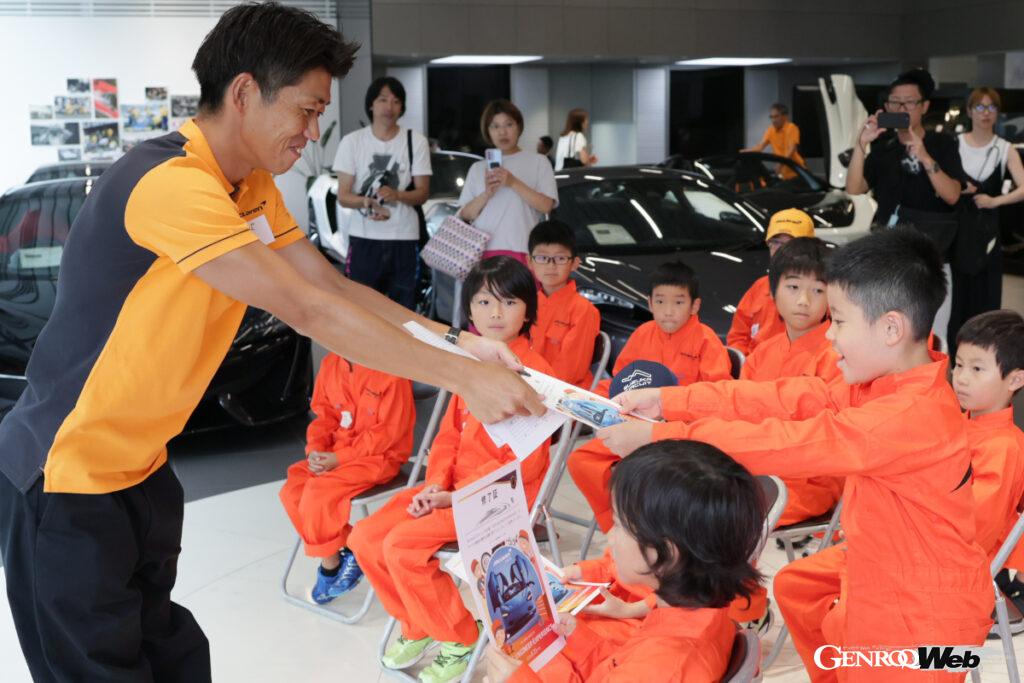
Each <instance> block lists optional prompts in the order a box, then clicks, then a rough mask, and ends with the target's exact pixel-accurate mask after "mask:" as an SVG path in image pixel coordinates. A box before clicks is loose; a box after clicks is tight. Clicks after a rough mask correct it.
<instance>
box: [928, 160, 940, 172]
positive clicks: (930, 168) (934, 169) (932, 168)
mask: <svg viewBox="0 0 1024 683" xmlns="http://www.w3.org/2000/svg"><path fill="white" fill-rule="evenodd" d="M925 170H926V171H928V173H929V174H935V173H938V172H939V171H941V170H942V169H941V168H939V162H937V161H933V162H932V163H931V165H930V166H925Z"/></svg>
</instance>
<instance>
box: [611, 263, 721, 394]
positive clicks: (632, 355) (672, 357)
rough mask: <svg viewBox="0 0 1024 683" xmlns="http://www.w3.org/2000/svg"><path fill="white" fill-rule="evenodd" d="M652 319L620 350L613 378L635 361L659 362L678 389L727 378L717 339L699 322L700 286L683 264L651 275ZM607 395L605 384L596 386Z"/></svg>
mask: <svg viewBox="0 0 1024 683" xmlns="http://www.w3.org/2000/svg"><path fill="white" fill-rule="evenodd" d="M648 304H649V305H650V307H651V314H652V315H653V316H654V320H651V321H649V322H646V323H644V324H643V325H641V326H640V327H638V328H636V330H634V331H633V334H631V335H630V336H629V340H628V341H627V342H626V345H625V346H623V347H622V351H620V352H619V356H618V358H616V359H615V367H614V369H613V370H612V374H617V373H618V372H619V371H620V370H622V368H624V367H626V366H627V365H629V364H630V363H632V362H633V361H636V360H649V361H654V362H655V363H661V364H662V365H664V366H665V367H667V368H668V369H669V370H671V371H672V372H674V373H675V375H676V377H677V378H678V380H679V384H692V383H693V382H714V381H715V380H719V379H731V377H732V363H731V362H730V361H729V353H728V352H727V351H726V350H725V346H723V345H722V342H721V340H720V339H719V338H718V335H716V334H715V332H714V330H712V329H711V328H710V327H708V326H707V325H705V324H703V323H702V322H701V321H700V318H699V317H698V313H699V312H700V282H699V281H698V280H697V274H696V273H695V272H693V269H692V268H690V266H688V265H686V264H685V263H683V262H682V261H675V262H671V263H664V264H662V265H660V266H658V268H656V269H655V271H654V273H653V275H652V276H651V293H650V296H649V297H648ZM601 389H602V393H604V395H605V396H607V395H608V394H607V391H608V382H607V381H605V382H602V383H601Z"/></svg>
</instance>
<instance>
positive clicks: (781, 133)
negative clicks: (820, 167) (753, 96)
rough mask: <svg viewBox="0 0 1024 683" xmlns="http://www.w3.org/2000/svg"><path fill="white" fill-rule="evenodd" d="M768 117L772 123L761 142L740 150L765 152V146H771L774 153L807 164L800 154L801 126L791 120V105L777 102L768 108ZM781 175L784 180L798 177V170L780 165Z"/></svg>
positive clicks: (803, 164) (802, 164)
mask: <svg viewBox="0 0 1024 683" xmlns="http://www.w3.org/2000/svg"><path fill="white" fill-rule="evenodd" d="M768 118H769V119H770V120H771V125H770V126H768V129H767V130H766V131H765V132H764V137H762V138H761V142H759V143H757V144H756V145H754V146H753V147H747V148H746V149H741V150H740V151H741V152H763V151H764V149H765V147H771V148H772V153H773V154H775V155H776V156H780V157H785V158H787V159H790V160H792V161H794V162H796V163H797V164H800V165H801V166H806V165H807V162H805V161H804V158H803V157H802V156H800V151H799V148H800V128H799V127H797V125H796V124H795V123H793V122H792V121H790V120H789V107H787V106H786V105H784V104H782V103H781V102H776V103H775V104H773V105H772V106H771V109H769V110H768ZM779 176H781V177H782V179H783V180H789V179H791V178H795V177H796V172H795V171H793V169H791V168H790V167H789V166H784V165H780V166H779Z"/></svg>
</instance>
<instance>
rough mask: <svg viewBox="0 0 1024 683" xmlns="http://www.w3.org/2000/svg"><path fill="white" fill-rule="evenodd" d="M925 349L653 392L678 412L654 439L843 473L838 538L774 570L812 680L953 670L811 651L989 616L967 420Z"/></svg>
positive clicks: (749, 462) (973, 630)
mask: <svg viewBox="0 0 1024 683" xmlns="http://www.w3.org/2000/svg"><path fill="white" fill-rule="evenodd" d="M932 361H933V362H931V363H927V364H925V365H921V366H918V367H916V368H912V369H910V370H907V371H905V372H902V373H898V374H893V375H887V376H884V377H879V378H878V379H875V380H874V381H872V382H869V383H865V384H859V385H853V386H851V385H847V384H845V383H834V384H832V385H826V384H825V382H824V381H823V380H821V379H819V378H816V377H813V378H804V377H801V378H787V379H781V380H777V381H775V382H744V381H737V382H718V383H715V384H709V383H704V384H698V385H694V386H690V387H672V388H668V389H662V391H661V396H662V408H663V412H664V414H665V418H666V419H668V420H676V422H669V423H662V424H657V425H655V427H654V436H655V439H656V440H657V439H668V438H687V439H696V440H699V441H706V442H708V443H711V444H714V445H716V446H718V447H719V448H721V449H722V450H724V451H725V452H726V453H729V454H730V455H732V456H733V457H734V458H735V459H736V460H737V461H739V462H740V463H742V464H744V465H745V466H746V467H748V468H749V469H750V471H751V472H753V473H755V474H768V473H773V474H780V475H785V476H791V477H809V476H814V475H833V476H843V475H845V476H846V487H845V490H844V501H845V504H844V507H843V516H842V523H843V531H844V533H845V534H846V539H847V540H846V542H845V543H842V544H840V545H838V546H835V547H833V548H829V549H828V550H825V551H823V552H820V553H816V554H814V555H811V556H810V557H807V558H804V559H801V560H797V561H796V562H793V563H791V564H789V565H787V566H786V567H784V568H783V569H782V570H781V571H780V572H779V573H778V574H777V575H776V577H775V582H774V588H775V597H776V599H777V600H778V603H779V608H780V610H781V611H782V615H783V617H784V618H785V620H786V624H787V625H788V626H789V629H790V633H791V634H792V636H793V643H794V645H795V646H796V649H797V651H798V652H799V654H800V657H801V658H802V659H803V661H804V665H805V667H806V668H807V671H808V672H809V674H810V676H811V679H812V680H813V681H834V680H838V676H839V675H843V676H845V677H846V679H847V680H870V681H878V680H882V681H886V680H904V679H905V678H910V679H911V680H914V681H920V680H951V679H949V678H948V675H943V674H935V675H934V677H933V676H930V675H929V674H926V673H922V672H908V671H905V670H899V669H888V668H886V669H877V668H876V669H871V668H841V669H835V670H831V671H823V670H820V669H818V668H817V667H816V666H815V664H814V659H813V657H814V652H815V650H816V649H817V648H818V647H819V646H822V645H825V644H827V643H828V644H833V645H840V646H845V647H858V646H859V647H867V648H869V649H875V648H878V647H881V648H893V647H906V646H917V645H922V644H927V645H952V644H960V645H977V644H980V643H983V642H984V640H985V636H986V634H987V633H988V629H989V627H990V626H991V623H992V622H991V619H990V614H991V612H992V606H993V601H994V596H993V590H992V580H991V577H990V575H989V571H988V566H987V562H986V559H987V558H986V554H985V552H984V550H982V548H981V547H980V546H979V545H978V544H977V543H976V542H975V522H974V497H973V494H972V492H971V488H970V486H969V485H967V483H968V482H967V481H966V480H967V473H968V470H969V467H970V451H969V450H968V447H967V428H966V425H965V424H964V420H963V417H962V416H961V414H960V407H959V405H958V404H957V401H956V397H955V396H954V394H953V390H952V389H951V388H950V386H949V383H948V382H947V381H946V368H947V361H946V359H945V356H943V355H941V354H935V353H933V354H932ZM705 415H719V416H721V417H720V418H705V419H700V418H702V417H703V416H705ZM683 420H687V421H690V420H696V421H695V422H693V423H692V424H686V423H685V422H682V421H683ZM837 599H838V602H836V600H837ZM838 672H842V673H838ZM961 678H962V674H961Z"/></svg>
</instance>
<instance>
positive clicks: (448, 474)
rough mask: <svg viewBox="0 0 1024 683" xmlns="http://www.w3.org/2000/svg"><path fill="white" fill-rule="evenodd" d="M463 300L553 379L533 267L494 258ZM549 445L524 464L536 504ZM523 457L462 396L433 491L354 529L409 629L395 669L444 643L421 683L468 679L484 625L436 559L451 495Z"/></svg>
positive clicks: (430, 484)
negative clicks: (542, 345) (533, 344)
mask: <svg viewBox="0 0 1024 683" xmlns="http://www.w3.org/2000/svg"><path fill="white" fill-rule="evenodd" d="M462 292H463V294H462V310H463V311H467V313H468V316H469V321H471V322H472V323H473V324H474V325H475V326H476V328H477V329H478V330H480V333H481V334H482V335H483V336H485V337H488V338H490V339H496V340H499V341H503V342H506V343H507V344H508V345H509V348H511V349H512V351H513V352H514V353H515V354H517V355H518V356H519V358H520V359H521V360H522V362H523V363H524V364H525V365H526V366H527V367H531V368H535V369H537V370H539V371H541V372H545V373H550V372H551V369H550V366H548V364H547V362H546V361H545V360H544V359H543V358H541V357H540V355H538V354H537V353H536V352H535V351H533V350H532V349H530V344H529V340H528V339H527V337H526V332H527V330H529V329H530V324H531V323H532V322H533V320H535V319H536V315H537V288H536V284H535V282H534V279H533V275H532V274H531V273H530V271H529V270H528V269H527V268H526V266H524V265H523V264H522V263H520V262H519V261H517V260H515V259H513V258H510V257H508V256H495V257H491V258H488V259H485V260H483V261H481V262H480V263H479V264H477V266H475V267H474V268H473V270H472V271H471V272H470V274H469V276H468V277H467V278H466V281H465V284H464V286H463V290H462ZM549 443H550V441H545V442H544V444H542V445H541V446H540V447H539V448H538V449H537V450H536V451H534V452H533V453H532V454H530V456H529V457H527V458H526V459H525V460H523V462H522V472H523V482H522V484H523V487H524V491H525V493H526V500H527V501H528V503H530V504H532V503H533V500H534V498H535V497H536V496H537V493H538V490H539V489H540V485H541V481H542V480H543V478H544V474H545V472H546V471H547V467H548V446H549ZM515 457H516V456H515V454H514V453H513V452H512V450H511V449H510V448H509V447H508V446H507V445H506V446H502V447H501V448H498V447H497V446H495V445H494V442H493V441H491V438H490V436H488V434H487V432H486V431H485V429H484V426H483V424H481V423H480V422H479V421H478V420H476V419H475V418H474V417H473V416H472V415H470V414H469V413H468V411H467V410H466V404H465V402H463V400H462V399H461V398H460V397H459V396H453V397H452V400H451V403H450V405H449V406H448V411H447V412H446V413H445V416H444V419H443V421H442V423H441V426H440V428H439V429H438V433H437V437H436V438H435V439H434V443H433V445H432V447H431V450H430V457H429V459H428V461H427V478H426V482H425V483H424V484H423V485H422V486H417V487H415V488H411V489H406V490H404V491H402V492H400V493H398V494H397V495H395V497H394V498H392V499H391V500H390V501H389V502H388V503H387V504H386V505H385V506H384V507H383V508H381V509H380V510H378V511H377V512H376V513H374V514H373V515H370V516H369V517H367V518H366V519H364V520H362V521H361V522H360V523H359V524H357V525H356V526H355V529H354V530H353V531H352V535H351V536H350V537H349V547H350V548H351V549H352V552H354V553H355V555H356V557H357V558H358V560H359V564H360V566H361V567H362V569H363V571H364V572H365V573H366V577H367V578H368V579H369V580H370V583H371V584H372V585H373V587H374V589H375V590H376V591H377V595H378V597H379V598H380V601H381V603H382V604H383V605H384V609H386V610H387V612H388V614H391V615H392V616H394V617H395V618H396V619H398V620H399V621H400V622H401V625H402V634H401V636H400V637H399V638H398V640H397V641H396V642H395V643H392V645H391V647H390V648H388V651H387V652H386V653H385V655H384V658H383V662H384V665H385V666H387V667H388V668H391V669H405V668H408V667H410V666H412V665H414V664H415V663H416V662H418V661H419V660H420V659H421V658H422V657H423V656H424V654H425V651H426V650H427V648H428V647H432V646H433V645H435V644H436V642H438V641H439V642H440V645H441V647H440V653H439V654H438V655H437V657H436V658H435V659H434V661H433V662H432V663H431V664H430V665H429V666H428V667H427V668H426V669H424V670H423V671H421V672H420V673H419V678H420V680H422V681H424V682H425V683H443V682H444V681H450V680H455V679H457V678H458V677H459V676H461V675H462V673H463V672H464V671H465V670H466V668H467V666H468V664H469V659H470V656H471V655H472V652H473V646H474V645H475V643H476V640H477V638H478V635H479V624H478V622H477V620H476V619H475V618H474V617H473V615H472V614H471V613H470V612H469V611H468V610H467V609H466V607H465V606H464V605H463V603H462V599H461V597H460V595H459V590H458V589H457V588H456V587H455V583H454V582H453V581H452V579H451V577H450V576H448V575H447V574H446V573H445V572H444V571H443V570H442V569H441V566H440V564H439V562H438V560H437V558H436V557H434V554H435V553H436V552H437V551H438V550H439V549H440V548H441V547H442V546H444V545H445V544H446V543H449V542H451V541H454V540H455V539H456V534H455V518H454V516H453V514H452V509H451V495H452V491H454V490H455V489H457V488H459V487H462V486H465V485H467V484H469V483H471V482H473V481H476V480H477V479H479V478H480V477H482V476H484V475H485V474H487V473H489V472H492V471H494V470H495V469H497V468H498V467H500V466H502V465H504V464H506V463H509V462H512V461H513V460H515Z"/></svg>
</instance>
